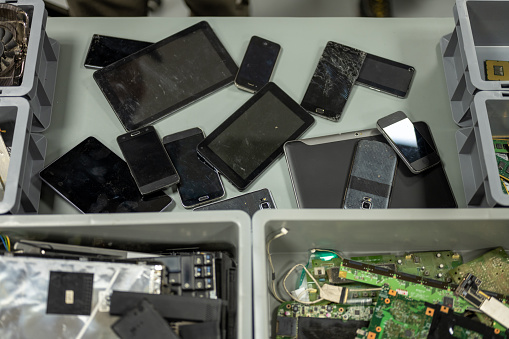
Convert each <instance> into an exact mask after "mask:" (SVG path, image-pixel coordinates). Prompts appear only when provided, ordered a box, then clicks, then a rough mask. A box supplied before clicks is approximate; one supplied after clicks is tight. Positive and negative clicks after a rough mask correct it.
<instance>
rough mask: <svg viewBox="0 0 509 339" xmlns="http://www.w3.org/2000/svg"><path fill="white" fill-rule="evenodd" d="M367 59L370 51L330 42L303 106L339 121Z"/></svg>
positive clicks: (319, 63)
mask: <svg viewBox="0 0 509 339" xmlns="http://www.w3.org/2000/svg"><path fill="white" fill-rule="evenodd" d="M365 58H366V52H363V51H361V50H358V49H355V48H352V47H348V46H345V45H342V44H338V43H336V42H333V41H329V42H328V43H327V46H325V49H324V50H323V53H322V56H321V57H320V60H319V61H318V65H317V66H316V69H315V72H314V74H313V77H312V78H311V81H310V83H309V86H308V88H307V90H306V93H305V94H304V98H303V99H302V102H301V104H300V105H301V106H302V107H303V108H305V109H306V110H307V111H308V112H310V113H313V114H316V115H319V116H320V117H322V118H325V119H329V120H332V121H338V120H339V118H340V117H341V113H342V112H343V109H344V108H345V105H346V102H347V100H348V97H349V96H350V91H351V89H352V87H353V85H354V84H355V81H356V80H357V77H358V76H359V72H360V69H361V67H362V64H363V63H364V59H365Z"/></svg>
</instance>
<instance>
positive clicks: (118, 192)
mask: <svg viewBox="0 0 509 339" xmlns="http://www.w3.org/2000/svg"><path fill="white" fill-rule="evenodd" d="M40 176H41V178H42V179H43V180H44V181H45V182H46V183H48V184H49V185H50V186H51V187H52V188H53V189H54V190H55V191H57V192H58V193H59V194H60V195H62V196H63V197H64V198H65V199H67V200H68V201H69V202H70V203H71V204H73V205H74V206H75V207H76V208H77V209H79V210H80V211H81V212H83V213H113V212H159V211H161V210H163V209H164V208H165V207H166V206H168V205H169V204H170V203H171V198H170V197H169V196H167V195H166V194H163V193H154V194H153V195H150V196H142V195H141V194H140V192H139V190H138V187H137V186H136V183H135V181H134V179H133V177H132V176H131V173H130V172H129V167H127V164H126V163H125V161H123V160H122V159H121V158H120V157H119V156H117V155H116V154H115V153H113V152H112V151H111V150H110V149H109V148H107V147H106V146H104V145H103V144H102V143H101V142H99V141H98V140H97V139H95V138H93V137H89V138H87V139H85V140H84V141H83V142H81V143H80V144H78V145H77V146H76V147H74V148H73V149H71V150H70V151H69V152H67V153H66V154H64V155H63V156H62V157H60V158H59V159H57V160H56V161H55V162H53V163H52V164H50V165H49V166H48V167H46V168H45V169H44V170H42V171H41V173H40Z"/></svg>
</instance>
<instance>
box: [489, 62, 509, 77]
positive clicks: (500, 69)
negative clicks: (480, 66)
mask: <svg viewBox="0 0 509 339" xmlns="http://www.w3.org/2000/svg"><path fill="white" fill-rule="evenodd" d="M484 66H485V71H486V80H492V81H504V80H509V61H498V60H486V61H485V62H484Z"/></svg>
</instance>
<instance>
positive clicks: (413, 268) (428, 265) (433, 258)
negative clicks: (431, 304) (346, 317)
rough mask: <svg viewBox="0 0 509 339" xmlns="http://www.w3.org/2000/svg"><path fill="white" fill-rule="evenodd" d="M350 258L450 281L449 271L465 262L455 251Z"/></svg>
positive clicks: (420, 275) (398, 270)
mask: <svg viewBox="0 0 509 339" xmlns="http://www.w3.org/2000/svg"><path fill="white" fill-rule="evenodd" d="M350 259H351V260H354V261H360V262H362V263H365V264H370V265H377V266H385V267H388V268H391V269H393V270H395V271H397V272H403V273H408V274H413V275H416V276H419V277H426V278H431V279H435V280H440V281H449V282H450V281H451V279H450V277H448V276H447V272H448V271H449V270H451V269H453V268H456V267H458V266H459V265H461V264H463V259H462V257H461V255H460V254H458V253H455V252H453V251H436V252H416V253H407V254H404V255H376V256H367V257H352V258H350Z"/></svg>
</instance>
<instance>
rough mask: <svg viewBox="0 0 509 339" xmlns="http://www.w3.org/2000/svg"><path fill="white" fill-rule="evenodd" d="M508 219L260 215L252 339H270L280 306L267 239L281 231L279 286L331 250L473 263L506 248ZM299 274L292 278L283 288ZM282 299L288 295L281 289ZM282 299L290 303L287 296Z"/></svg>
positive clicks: (487, 215) (485, 214)
mask: <svg viewBox="0 0 509 339" xmlns="http://www.w3.org/2000/svg"><path fill="white" fill-rule="evenodd" d="M508 225H509V216H508V214H507V212H506V211H504V210H500V209H482V210H461V211H460V210H449V211H445V210H426V211H423V210H408V211H405V213H394V211H389V210H370V211H361V210H358V211H356V210H272V211H271V210H264V211H260V212H257V213H256V214H255V215H254V218H253V272H254V274H253V290H254V329H255V338H256V339H266V338H269V337H271V338H274V336H271V334H273V333H274V331H275V319H273V315H274V312H275V310H276V309H277V307H278V306H279V302H277V300H276V299H274V298H273V297H272V295H271V294H270V293H269V289H268V278H269V274H270V267H269V264H268V262H267V254H266V240H267V238H268V237H269V236H270V235H271V234H274V232H278V231H279V230H280V229H281V227H285V228H286V229H288V231H289V232H288V234H287V235H286V236H283V237H280V238H278V239H276V240H274V241H273V242H272V243H271V253H272V254H273V255H272V260H273V263H274V266H275V270H276V279H277V281H278V286H279V287H281V285H280V283H281V280H282V279H283V277H284V275H286V273H287V272H288V271H289V270H290V268H292V267H293V266H294V265H296V264H298V263H301V264H302V263H306V262H307V259H308V251H309V250H310V249H312V248H324V249H335V250H339V251H341V252H343V253H344V254H345V255H347V256H354V255H368V254H383V253H391V252H406V251H436V250H448V249H450V250H454V251H458V252H459V253H461V254H462V255H463V258H464V260H471V259H473V258H475V256H477V255H479V254H480V250H483V249H489V248H494V247H497V246H504V247H506V248H508V247H507V246H508V245H507V244H508V243H509V232H507V226H508ZM299 276H300V275H299V274H298V273H293V274H292V275H291V276H290V277H289V279H288V282H287V286H288V287H289V289H290V287H294V286H295V283H296V281H297V278H298V277H299ZM278 292H279V294H280V296H282V297H283V298H285V296H286V294H285V292H284V290H283V289H282V288H280V289H279V290H278ZM285 299H286V300H288V299H289V298H288V297H286V298H285Z"/></svg>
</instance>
